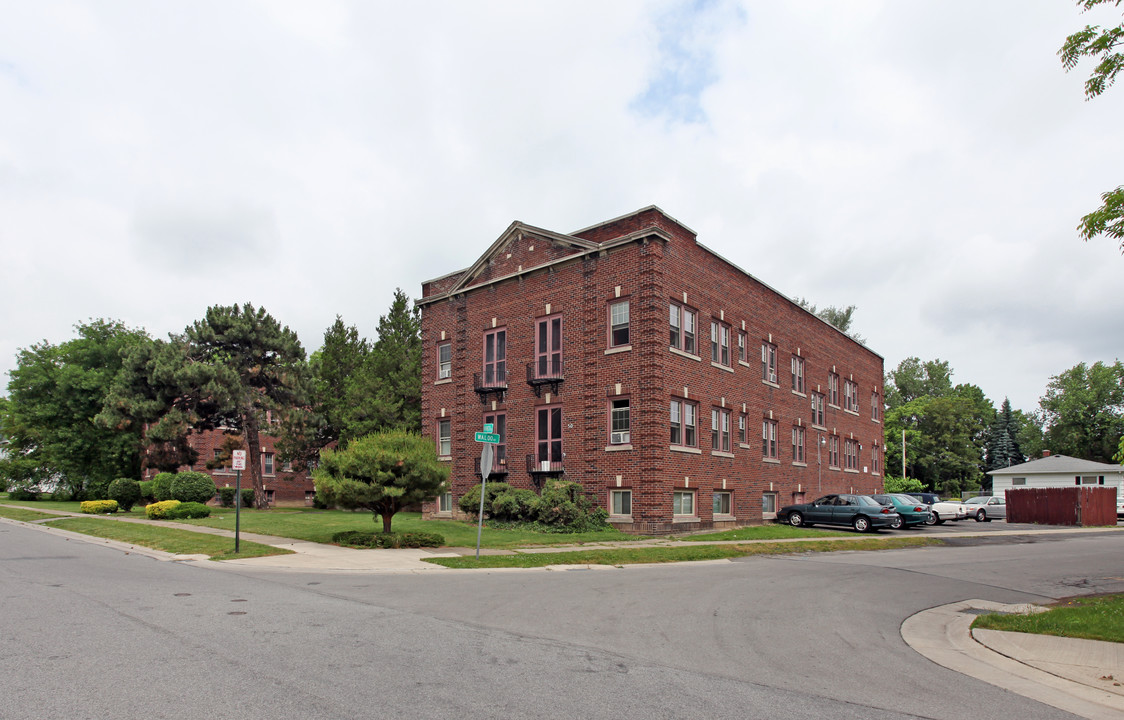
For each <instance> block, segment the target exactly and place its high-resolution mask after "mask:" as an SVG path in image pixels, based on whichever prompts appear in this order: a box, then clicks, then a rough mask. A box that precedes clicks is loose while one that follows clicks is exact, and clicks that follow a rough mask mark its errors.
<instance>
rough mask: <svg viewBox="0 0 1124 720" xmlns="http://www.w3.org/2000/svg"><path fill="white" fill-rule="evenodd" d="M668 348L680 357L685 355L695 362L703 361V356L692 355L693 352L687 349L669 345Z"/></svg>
mask: <svg viewBox="0 0 1124 720" xmlns="http://www.w3.org/2000/svg"><path fill="white" fill-rule="evenodd" d="M668 350H670V351H671V354H672V355H678V356H680V357H685V358H687V359H688V360H694V361H695V362H702V358H701V357H699V356H698V355H692V354H691V353H689V352H687V351H686V350H680V349H679V348H677V347H669V348H668Z"/></svg>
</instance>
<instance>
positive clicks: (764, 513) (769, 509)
mask: <svg viewBox="0 0 1124 720" xmlns="http://www.w3.org/2000/svg"><path fill="white" fill-rule="evenodd" d="M776 516H777V494H776V493H765V494H764V495H762V496H761V517H762V519H764V520H772V519H773V518H775V517H776Z"/></svg>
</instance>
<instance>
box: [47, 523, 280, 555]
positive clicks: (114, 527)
mask: <svg viewBox="0 0 1124 720" xmlns="http://www.w3.org/2000/svg"><path fill="white" fill-rule="evenodd" d="M45 524H46V525H50V526H51V527H57V528H59V529H62V530H69V531H71V532H77V533H82V534H83V535H93V536H95V537H101V538H107V539H109V540H119V541H121V542H125V543H132V544H133V545H142V546H144V547H148V548H152V549H154V550H163V551H164V552H170V553H176V554H179V555H210V556H211V559H212V560H231V559H234V558H252V557H263V556H265V555H289V554H291V553H292V551H291V550H284V549H282V548H275V547H270V546H269V545H262V544H260V543H253V542H247V541H245V540H242V541H241V542H239V543H238V549H239V552H238V554H237V555H235V554H234V539H233V538H227V537H221V536H219V535H207V534H204V533H197V532H191V531H190V530H181V529H179V528H167V527H160V526H159V525H142V524H139V523H120V522H113V521H112V520H110V519H103V518H62V519H59V520H53V521H51V522H49V523H45Z"/></svg>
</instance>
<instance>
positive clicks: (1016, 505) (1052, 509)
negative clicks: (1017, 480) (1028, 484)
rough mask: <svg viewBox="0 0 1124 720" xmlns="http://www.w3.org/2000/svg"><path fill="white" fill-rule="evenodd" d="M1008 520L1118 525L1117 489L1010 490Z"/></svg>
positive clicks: (1015, 521) (1053, 523)
mask: <svg viewBox="0 0 1124 720" xmlns="http://www.w3.org/2000/svg"><path fill="white" fill-rule="evenodd" d="M1007 522H1010V523H1038V524H1040V525H1082V526H1091V525H1115V524H1116V488H1106V487H1058V488H1020V489H1018V490H1008V491H1007Z"/></svg>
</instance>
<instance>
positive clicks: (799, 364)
mask: <svg viewBox="0 0 1124 720" xmlns="http://www.w3.org/2000/svg"><path fill="white" fill-rule="evenodd" d="M792 391H793V392H798V393H802V392H804V358H802V357H800V356H799V355H793V356H792Z"/></svg>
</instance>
